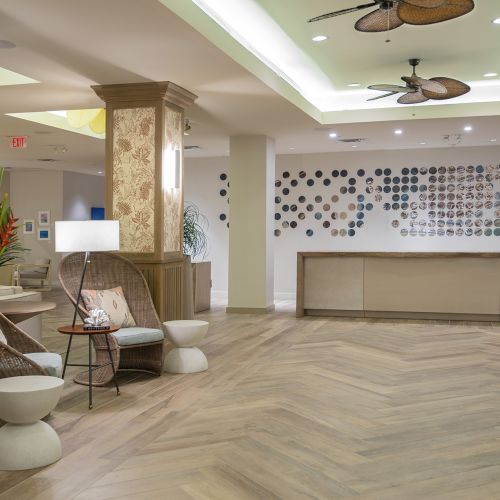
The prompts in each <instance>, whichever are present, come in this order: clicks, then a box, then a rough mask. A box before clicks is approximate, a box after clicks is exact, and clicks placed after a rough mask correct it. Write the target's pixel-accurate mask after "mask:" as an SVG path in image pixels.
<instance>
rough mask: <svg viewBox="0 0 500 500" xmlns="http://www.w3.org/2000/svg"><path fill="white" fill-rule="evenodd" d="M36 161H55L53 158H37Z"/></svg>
mask: <svg viewBox="0 0 500 500" xmlns="http://www.w3.org/2000/svg"><path fill="white" fill-rule="evenodd" d="M37 161H44V162H46V163H51V162H53V161H57V160H55V159H54V158H37Z"/></svg>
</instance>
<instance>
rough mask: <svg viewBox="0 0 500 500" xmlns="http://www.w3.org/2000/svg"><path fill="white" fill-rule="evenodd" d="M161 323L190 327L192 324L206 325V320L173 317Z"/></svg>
mask: <svg viewBox="0 0 500 500" xmlns="http://www.w3.org/2000/svg"><path fill="white" fill-rule="evenodd" d="M163 324H164V325H165V326H175V327H177V328H179V327H181V328H182V327H186V328H192V327H193V326H194V327H196V326H206V325H208V321H201V320H199V319H175V320H172V321H165V322H164V323H163Z"/></svg>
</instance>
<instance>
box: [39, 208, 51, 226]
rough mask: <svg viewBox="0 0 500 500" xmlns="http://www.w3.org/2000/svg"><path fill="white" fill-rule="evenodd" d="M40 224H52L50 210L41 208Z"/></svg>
mask: <svg viewBox="0 0 500 500" xmlns="http://www.w3.org/2000/svg"><path fill="white" fill-rule="evenodd" d="M38 225H39V226H50V210H40V211H39V212H38Z"/></svg>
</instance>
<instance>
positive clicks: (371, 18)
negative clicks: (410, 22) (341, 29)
mask: <svg viewBox="0 0 500 500" xmlns="http://www.w3.org/2000/svg"><path fill="white" fill-rule="evenodd" d="M403 24H404V22H403V21H402V20H401V19H400V18H399V16H398V9H397V4H394V6H393V7H391V8H390V9H377V10H374V11H373V12H370V13H369V14H366V16H363V17H362V18H361V19H359V20H358V21H357V22H356V24H355V25H354V28H355V29H356V30H357V31H363V32H365V33H379V32H382V31H388V30H393V29H396V28H399V27H400V26H402V25H403Z"/></svg>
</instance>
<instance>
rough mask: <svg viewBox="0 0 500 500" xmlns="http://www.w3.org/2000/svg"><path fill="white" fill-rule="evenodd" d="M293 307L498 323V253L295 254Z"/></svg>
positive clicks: (301, 311)
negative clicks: (295, 283) (294, 297)
mask: <svg viewBox="0 0 500 500" xmlns="http://www.w3.org/2000/svg"><path fill="white" fill-rule="evenodd" d="M296 310H297V316H298V317H300V316H304V315H310V316H351V317H371V318H410V319H451V320H454V319H455V320H479V321H500V253H366V252H359V253H358V252H299V253H298V254H297V309H296Z"/></svg>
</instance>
